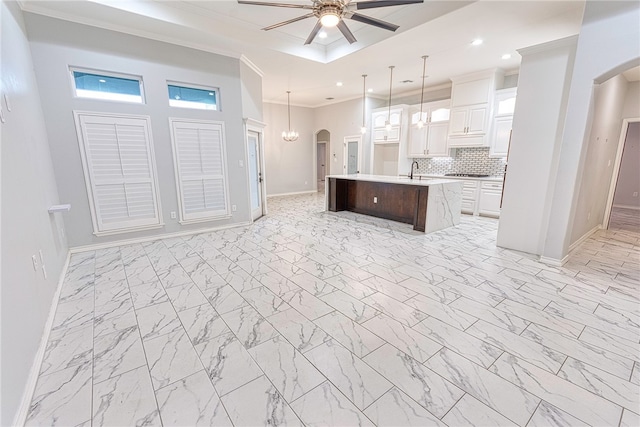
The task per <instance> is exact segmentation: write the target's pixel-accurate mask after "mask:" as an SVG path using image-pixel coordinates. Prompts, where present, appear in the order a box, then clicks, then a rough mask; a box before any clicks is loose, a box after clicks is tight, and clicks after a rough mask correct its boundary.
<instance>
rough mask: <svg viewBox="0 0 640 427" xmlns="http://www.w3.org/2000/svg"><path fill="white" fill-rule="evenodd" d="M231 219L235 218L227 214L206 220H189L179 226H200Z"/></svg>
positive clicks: (181, 222) (180, 222)
mask: <svg viewBox="0 0 640 427" xmlns="http://www.w3.org/2000/svg"><path fill="white" fill-rule="evenodd" d="M229 218H233V215H231V214H227V215H220V216H215V217H214V216H212V217H206V218H197V219H189V220H186V221H182V220H180V221H178V223H179V224H181V225H189V224H200V223H202V222H213V221H220V220H223V219H229Z"/></svg>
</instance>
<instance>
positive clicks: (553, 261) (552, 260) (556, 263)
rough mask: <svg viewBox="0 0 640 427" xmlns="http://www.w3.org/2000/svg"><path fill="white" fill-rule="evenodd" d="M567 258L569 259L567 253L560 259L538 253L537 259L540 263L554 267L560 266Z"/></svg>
mask: <svg viewBox="0 0 640 427" xmlns="http://www.w3.org/2000/svg"><path fill="white" fill-rule="evenodd" d="M568 259H569V254H567V255H565V256H564V258H562V259H558V258H549V257H546V256H542V255H540V259H539V261H540V262H541V263H544V264H548V265H552V266H554V267H562V266H563V265H564V264H565V263H566V262H567V260H568Z"/></svg>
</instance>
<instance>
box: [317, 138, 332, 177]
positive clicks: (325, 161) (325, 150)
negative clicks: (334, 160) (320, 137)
mask: <svg viewBox="0 0 640 427" xmlns="http://www.w3.org/2000/svg"><path fill="white" fill-rule="evenodd" d="M320 144H324V178H325V179H326V178H327V175H329V174H328V173H327V169H329V165H328V164H327V157H328V156H327V150H328V147H327V146H328V145H329V142H328V141H316V183H317V182H318V145H320Z"/></svg>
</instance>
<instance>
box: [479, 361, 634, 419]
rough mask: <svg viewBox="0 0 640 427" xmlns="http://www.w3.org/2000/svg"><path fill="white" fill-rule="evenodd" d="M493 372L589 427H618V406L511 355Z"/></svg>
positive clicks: (619, 408)
mask: <svg viewBox="0 0 640 427" xmlns="http://www.w3.org/2000/svg"><path fill="white" fill-rule="evenodd" d="M489 369H490V370H491V371H492V372H494V373H495V374H497V375H500V377H502V378H504V379H506V380H507V381H509V382H511V383H513V384H515V385H517V386H518V387H520V388H522V389H524V390H529V391H530V392H531V393H533V394H534V395H536V396H538V397H540V398H542V399H543V400H545V401H547V402H549V403H551V404H552V405H554V406H556V407H558V408H560V409H562V410H563V411H566V412H568V413H569V414H570V415H572V416H574V417H576V418H578V419H580V420H582V421H584V422H586V423H588V424H591V425H594V426H605V425H615V424H617V423H618V421H619V420H620V416H621V414H622V408H621V407H619V406H618V405H615V404H613V403H611V402H610V401H608V400H605V399H603V398H601V397H598V396H596V395H594V394H592V393H589V392H588V391H586V390H585V389H583V388H581V387H578V386H576V385H574V384H572V383H570V382H568V381H565V380H563V379H561V378H559V377H557V376H555V375H553V374H551V373H549V372H547V371H545V370H544V369H541V368H538V367H537V366H534V365H532V364H530V363H527V362H525V361H524V360H520V359H518V358H516V357H515V356H512V355H510V354H507V353H505V354H504V355H502V356H500V358H498V360H497V361H496V363H494V364H493V365H492V366H491V368H489Z"/></svg>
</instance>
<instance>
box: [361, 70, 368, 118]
mask: <svg viewBox="0 0 640 427" xmlns="http://www.w3.org/2000/svg"><path fill="white" fill-rule="evenodd" d="M366 97H367V75H366V74H363V75H362V127H363V128H364V114H365V109H364V104H365V99H366Z"/></svg>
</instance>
